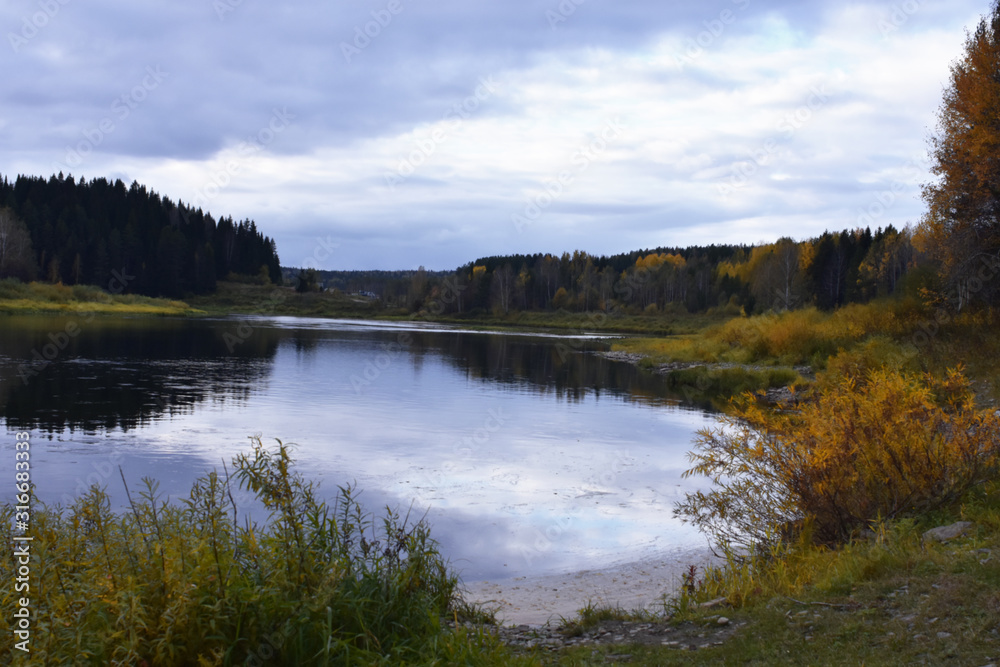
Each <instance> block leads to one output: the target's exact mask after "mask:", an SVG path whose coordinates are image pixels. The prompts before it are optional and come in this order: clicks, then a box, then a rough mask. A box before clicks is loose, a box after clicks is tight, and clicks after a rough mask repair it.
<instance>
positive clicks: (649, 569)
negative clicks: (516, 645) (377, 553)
mask: <svg viewBox="0 0 1000 667" xmlns="http://www.w3.org/2000/svg"><path fill="white" fill-rule="evenodd" d="M712 560H713V556H712V554H711V552H709V551H708V550H707V549H705V550H704V551H699V552H696V553H694V554H692V552H691V551H684V552H683V553H680V554H677V555H674V556H662V557H658V558H652V559H649V560H642V561H638V562H634V563H624V564H620V565H616V566H613V567H607V568H603V569H596V570H584V571H581V572H570V573H566V574H555V575H546V576H539V577H516V578H513V579H505V580H502V581H492V582H491V581H478V582H470V583H467V584H465V590H466V598H467V599H468V600H469V601H471V602H479V603H482V604H484V605H486V606H487V607H488V608H491V609H496V610H497V618H498V619H499V620H500V621H501V622H502V623H504V624H505V625H522V624H523V625H542V624H545V623H548V622H549V621H552V622H558V621H559V619H560V617H564V618H573V617H574V616H576V614H577V611H578V610H579V609H581V608H582V607H585V606H586V605H587V603H588V602H589V603H592V604H593V605H595V606H608V605H610V606H619V607H622V608H624V609H627V610H632V609H636V608H640V607H641V608H649V607H655V606H657V605H658V604H659V603H660V602H661V601H662V599H663V596H664V595H668V594H670V593H672V592H674V591H676V590H677V588H678V586H679V585H680V582H681V577H682V574H683V573H684V572H686V571H687V569H688V566H690V565H692V564H694V565H699V566H702V565H704V564H706V563H709V562H711V561H712Z"/></svg>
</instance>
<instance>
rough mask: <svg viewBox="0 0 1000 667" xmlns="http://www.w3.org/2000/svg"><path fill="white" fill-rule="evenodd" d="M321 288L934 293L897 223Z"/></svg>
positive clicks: (408, 299)
mask: <svg viewBox="0 0 1000 667" xmlns="http://www.w3.org/2000/svg"><path fill="white" fill-rule="evenodd" d="M316 278H317V285H319V286H323V287H325V288H327V289H339V290H342V291H347V292H355V293H357V292H367V293H370V294H372V295H375V296H377V297H379V298H381V299H382V300H383V301H385V302H386V304H387V305H391V306H397V307H404V308H407V309H409V310H412V311H418V310H420V309H422V308H431V309H433V310H435V311H436V313H437V314H471V315H475V314H481V313H486V312H492V313H495V314H507V313H510V312H512V311H522V310H569V311H602V312H613V311H621V312H626V313H631V314H639V313H649V314H654V313H661V312H669V311H671V310H675V311H676V310H677V309H681V310H683V311H688V312H704V311H706V310H708V309H710V308H716V307H731V308H733V309H735V310H742V311H744V312H746V313H748V314H749V313H754V312H766V311H771V310H773V311H783V310H791V309H794V308H799V307H803V306H809V305H815V306H817V307H819V308H822V309H825V310H830V309H833V308H836V307H837V306H840V305H844V304H846V303H856V302H865V301H869V300H871V299H873V298H876V297H880V296H889V295H892V294H897V293H900V292H902V291H908V292H910V293H912V294H914V295H917V294H918V293H921V290H923V292H926V291H927V290H928V289H929V288H933V287H934V286H935V282H936V280H937V273H936V270H935V268H934V267H933V262H932V259H931V257H930V256H929V255H928V254H927V253H923V252H921V251H919V250H918V249H917V247H916V246H915V244H914V232H913V231H912V230H911V229H909V228H907V229H903V230H897V229H895V228H894V227H892V226H891V225H890V226H888V227H886V228H885V229H881V228H880V229H878V230H876V231H875V232H872V231H871V230H870V229H855V230H845V231H842V232H837V233H830V232H826V233H824V234H822V235H820V236H819V237H816V238H813V239H809V240H805V241H795V240H793V239H789V238H782V239H779V240H778V241H776V242H774V243H770V244H762V245H756V246H748V245H710V246H697V247H688V248H655V249H651V250H639V251H634V252H630V253H626V254H620V255H613V256H610V257H608V256H601V257H595V256H593V255H590V254H588V253H585V252H581V251H576V252H574V253H572V254H570V253H563V254H562V255H561V256H556V255H551V254H535V255H509V256H497V257H486V258H481V259H478V260H476V261H474V262H470V263H468V264H466V265H464V266H461V267H459V268H458V269H457V270H455V271H449V272H432V271H425V270H423V269H420V270H418V271H410V272H361V271H354V272H320V273H318V274H317V275H316Z"/></svg>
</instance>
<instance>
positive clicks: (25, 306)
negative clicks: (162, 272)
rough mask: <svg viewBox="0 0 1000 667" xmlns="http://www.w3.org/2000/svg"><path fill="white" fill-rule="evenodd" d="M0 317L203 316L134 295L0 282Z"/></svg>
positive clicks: (178, 303)
mask: <svg viewBox="0 0 1000 667" xmlns="http://www.w3.org/2000/svg"><path fill="white" fill-rule="evenodd" d="M0 314H6V315H36V314H37V315H77V316H79V315H86V316H90V315H140V316H143V315H144V316H153V317H162V316H172V317H177V316H183V317H190V316H199V315H204V314H205V312H204V311H201V310H198V309H196V308H192V307H191V306H189V305H188V304H187V303H185V302H183V301H174V300H170V299H156V298H152V297H146V296H138V295H135V294H109V293H107V292H105V291H103V290H101V289H99V288H96V287H91V286H88V285H75V286H73V287H69V286H66V285H62V284H56V285H50V284H46V283H22V282H19V281H16V280H10V279H8V280H2V281H0Z"/></svg>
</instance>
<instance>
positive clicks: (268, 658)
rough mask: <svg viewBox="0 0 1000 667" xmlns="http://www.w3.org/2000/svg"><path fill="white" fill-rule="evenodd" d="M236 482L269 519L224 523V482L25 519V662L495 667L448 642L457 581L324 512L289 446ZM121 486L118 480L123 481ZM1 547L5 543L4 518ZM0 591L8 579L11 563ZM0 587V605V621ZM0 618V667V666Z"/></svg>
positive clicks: (383, 526) (5, 656) (458, 641)
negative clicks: (28, 573) (173, 495)
mask: <svg viewBox="0 0 1000 667" xmlns="http://www.w3.org/2000/svg"><path fill="white" fill-rule="evenodd" d="M234 465H235V473H234V476H235V481H237V482H238V483H239V485H240V486H241V487H242V488H245V489H249V490H250V491H251V492H252V494H253V495H254V496H255V497H256V499H257V500H258V501H259V502H260V503H262V504H263V506H264V507H266V508H267V510H268V511H269V512H270V517H269V519H268V520H267V521H266V522H265V523H263V524H257V523H254V522H252V521H250V520H249V519H247V518H243V519H242V520H241V517H240V516H239V512H238V510H237V508H236V505H235V503H234V502H233V496H232V493H231V483H232V481H233V480H230V479H229V478H228V475H227V476H219V475H218V474H216V473H214V472H213V473H210V474H208V475H206V476H203V477H201V478H199V479H198V480H196V481H195V483H194V484H193V486H192V489H191V493H190V495H189V496H188V497H187V498H186V499H184V500H183V502H182V503H180V504H177V503H167V502H165V501H163V500H162V499H161V498H160V496H159V495H158V493H157V484H156V482H154V481H152V480H150V479H145V480H144V482H143V488H142V489H141V490H139V491H138V493H131V492H130V493H129V502H130V506H129V509H128V510H127V511H126V512H124V513H120V514H119V513H115V512H112V510H111V508H110V503H109V500H108V496H107V494H106V493H105V491H104V490H103V489H100V488H97V487H94V488H92V489H91V490H90V491H89V492H88V493H87V494H86V495H84V496H83V497H81V498H79V499H77V500H76V502H75V503H74V504H73V505H72V506H70V507H68V508H65V509H64V510H62V511H60V510H59V509H49V508H40V509H37V510H36V511H35V512H34V513H33V515H32V533H31V534H32V535H33V537H34V541H33V542H32V549H33V552H34V554H35V560H34V561H33V568H34V569H33V572H32V577H33V579H32V596H31V600H32V608H33V610H34V611H35V621H34V623H35V625H34V635H33V641H32V660H33V661H35V662H37V664H62V663H74V664H76V663H81V662H82V663H85V664H101V665H105V664H119V665H235V664H258V665H260V664H282V665H333V664H409V663H431V662H435V661H437V662H439V663H442V664H455V663H462V664H504V663H505V662H508V661H512V659H510V656H507V654H506V652H505V650H504V649H503V648H502V647H501V645H500V644H499V643H498V642H497V640H496V639H495V638H494V637H493V636H492V635H490V634H486V633H482V632H479V633H477V632H474V631H466V630H462V629H458V630H451V629H449V628H448V627H447V625H446V624H445V623H444V619H446V618H447V617H451V618H453V619H455V618H457V617H458V614H459V613H460V612H461V611H462V603H461V601H460V599H459V597H458V595H457V580H456V578H455V576H454V575H453V574H451V573H450V572H449V569H448V567H447V563H446V562H445V561H444V559H443V558H442V556H441V554H440V553H439V551H438V549H437V545H436V543H435V542H434V540H433V539H432V538H431V537H430V530H429V527H428V526H427V524H426V523H424V522H423V521H422V520H414V519H413V518H412V517H409V516H400V515H399V514H397V513H396V512H394V511H392V510H389V509H387V510H386V512H385V513H384V515H383V516H381V518H379V519H376V518H375V517H374V516H372V515H369V514H366V513H365V512H364V511H363V510H362V508H361V505H360V504H359V503H358V501H357V499H356V497H355V492H354V489H352V488H350V487H344V488H341V489H340V493H339V495H338V497H337V500H336V502H335V503H334V504H333V505H328V504H327V503H325V502H323V501H322V500H320V499H319V498H318V496H317V489H316V488H315V487H314V485H313V483H311V482H307V481H306V480H304V479H303V477H302V476H301V475H300V474H299V473H297V472H295V471H294V466H293V461H292V458H291V453H290V450H289V447H288V446H287V445H284V444H282V443H280V442H279V443H278V447H277V449H275V450H273V451H272V450H268V449H266V448H265V447H264V446H263V444H262V443H261V441H260V439H259V438H254V439H253V441H252V449H251V451H250V452H249V453H248V454H244V455H241V456H239V457H237V458H236V459H235V460H234ZM123 481H124V479H123ZM0 518H2V523H0V532H2V533H3V535H2V537H3V538H4V539H5V540H6V542H7V543H8V544H11V543H12V542H11V539H12V534H11V521H10V520H11V518H12V515H11V509H10V508H9V507H7V508H4V509H3V510H2V517H0ZM0 576H2V577H4V578H5V579H6V580H7V581H12V580H13V578H14V575H13V570H12V562H11V559H3V561H2V562H0ZM13 595H14V593H13V587H12V586H5V587H4V588H3V592H2V594H0V597H2V604H3V607H4V608H5V609H11V608H12V605H13V600H12V599H11V598H12V596H13ZM11 629H12V628H11V627H10V619H9V618H8V615H7V614H4V615H3V616H2V617H0V659H2V660H4V662H5V663H6V662H10V661H11V660H12V655H13V653H15V651H13V646H12V643H13V640H12V636H13V635H12V633H11Z"/></svg>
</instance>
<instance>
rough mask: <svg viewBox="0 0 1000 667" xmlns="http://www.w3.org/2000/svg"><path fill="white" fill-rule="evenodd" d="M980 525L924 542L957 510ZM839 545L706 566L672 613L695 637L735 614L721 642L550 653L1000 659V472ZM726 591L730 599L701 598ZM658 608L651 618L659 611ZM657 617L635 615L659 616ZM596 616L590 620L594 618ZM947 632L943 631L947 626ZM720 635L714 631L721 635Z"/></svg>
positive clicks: (669, 604) (851, 660)
mask: <svg viewBox="0 0 1000 667" xmlns="http://www.w3.org/2000/svg"><path fill="white" fill-rule="evenodd" d="M958 520H966V521H972V522H974V524H975V527H974V528H973V530H972V531H971V532H970V533H969V534H968V535H967V536H965V537H961V538H958V539H956V540H953V541H951V542H948V543H945V544H940V543H937V542H926V543H925V542H924V541H923V540H922V539H921V534H922V533H923V531H924V530H926V529H928V528H931V527H934V526H937V525H942V524H946V523H951V522H953V521H958ZM873 528H874V530H872V531H871V532H870V533H867V534H865V535H862V536H859V537H858V538H857V539H856V540H854V541H853V542H851V543H849V544H846V545H843V546H842V547H840V548H837V549H826V548H822V547H816V546H812V545H809V544H807V543H800V544H794V545H786V547H784V548H783V549H780V550H778V551H776V552H775V553H773V554H770V555H769V556H767V557H761V558H758V559H756V560H752V561H735V560H731V561H730V562H729V564H728V565H726V566H723V567H720V568H719V569H715V570H710V571H708V572H699V573H698V575H697V587H696V589H695V590H694V591H693V592H692V593H691V594H690V595H683V596H680V597H675V598H673V599H670V600H667V601H666V603H665V605H664V608H663V611H662V614H661V616H660V621H661V622H667V623H669V624H670V625H671V626H674V627H676V628H678V629H679V630H680V629H683V628H689V629H688V630H686V631H685V632H686V633H687V636H688V637H689V638H690V640H691V643H694V644H703V643H705V641H706V640H705V639H703V637H704V636H705V632H704V630H699V628H702V629H710V628H711V627H712V626H713V624H714V620H715V619H716V618H717V617H718V616H720V615H724V616H726V617H727V618H729V619H730V621H731V623H732V624H733V625H736V626H741V627H738V629H737V630H736V631H735V633H734V634H733V636H732V637H731V638H729V639H727V640H725V641H724V642H723V643H722V645H721V646H712V647H710V648H704V649H699V650H696V651H682V650H678V649H677V648H668V647H665V646H639V645H628V644H625V645H614V646H600V647H596V648H595V647H593V646H583V647H575V648H569V649H563V650H562V651H560V652H559V653H558V654H557V655H555V656H553V657H550V658H546V659H544V660H543V662H545V663H546V664H558V665H600V664H608V661H607V660H606V656H621V655H623V654H624V655H628V656H630V658H629V659H628V660H627V661H622V664H629V665H719V664H722V665H774V664H789V665H862V664H869V665H912V664H955V665H985V664H988V663H990V662H996V661H998V659H1000V634H998V633H1000V627H998V624H997V619H998V618H1000V483H998V482H991V483H988V484H984V485H980V486H978V487H976V488H975V489H973V490H972V491H970V492H969V493H968V494H967V495H966V496H965V497H964V498H963V499H962V501H961V502H958V503H956V504H954V505H953V506H951V507H949V508H946V509H943V510H940V511H938V512H936V513H934V514H932V515H928V516H924V517H921V518H920V519H918V520H912V519H911V520H903V521H898V522H892V523H883V524H877V525H875V526H873ZM720 597H724V598H726V599H727V602H726V604H724V605H723V606H715V607H713V608H711V609H707V608H702V607H699V606H698V603H700V602H704V601H707V600H713V599H717V598H720ZM614 612H615V610H614V609H610V608H606V609H602V610H583V613H582V616H581V619H580V620H578V621H576V622H575V623H576V625H571V626H570V627H574V628H575V627H580V626H584V625H585V624H588V623H589V626H592V625H593V623H594V622H597V621H595V618H599V619H600V620H608V619H618V620H633V619H634V615H633V614H631V613H629V612H620V610H619V612H620V613H618V614H616V613H614ZM647 618H648V617H647ZM647 618H643V619H634V620H640V621H644V622H645V621H647ZM589 626H587V627H589ZM939 633H940V634H939ZM709 636H710V635H709Z"/></svg>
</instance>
